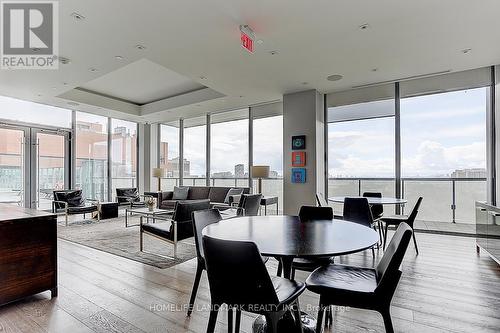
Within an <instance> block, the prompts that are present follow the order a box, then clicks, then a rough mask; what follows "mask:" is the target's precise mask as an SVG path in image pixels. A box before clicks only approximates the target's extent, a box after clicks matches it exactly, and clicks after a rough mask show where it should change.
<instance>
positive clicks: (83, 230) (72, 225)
mask: <svg viewBox="0 0 500 333" xmlns="http://www.w3.org/2000/svg"><path fill="white" fill-rule="evenodd" d="M75 217H77V216H75ZM78 217H79V216H78ZM138 223H139V218H138V217H137V216H132V217H130V216H129V218H128V224H129V225H133V224H138ZM57 234H58V237H59V238H62V239H65V240H68V241H71V242H75V243H78V244H81V245H85V246H88V247H91V248H94V249H98V250H101V251H104V252H108V253H112V254H114V255H117V256H120V257H124V258H128V259H131V260H135V261H138V262H141V263H144V264H147V265H151V266H155V267H158V268H167V267H172V266H174V265H177V264H180V263H182V262H184V261H187V260H190V259H192V258H194V257H196V248H195V244H194V238H188V239H186V240H183V241H181V242H179V243H178V244H177V257H176V258H173V255H174V245H173V244H170V243H167V242H164V241H161V240H159V239H156V238H155V237H151V236H148V235H144V251H145V252H141V251H139V227H138V226H132V227H128V228H125V217H124V215H123V213H121V214H120V217H118V218H113V219H107V220H101V221H100V222H99V221H97V220H95V219H86V220H81V217H80V220H75V221H70V222H69V225H68V226H67V227H66V226H65V225H64V223H63V222H59V223H58V228H57Z"/></svg>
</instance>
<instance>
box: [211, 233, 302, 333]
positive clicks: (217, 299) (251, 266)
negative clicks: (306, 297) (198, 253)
mask: <svg viewBox="0 0 500 333" xmlns="http://www.w3.org/2000/svg"><path fill="white" fill-rule="evenodd" d="M202 239H203V250H204V254H205V263H206V268H207V274H208V283H209V287H210V298H211V310H210V318H209V321H208V327H207V333H211V332H214V330H215V323H216V321H217V315H218V310H219V308H220V306H222V305H223V304H226V305H227V306H228V309H229V313H228V326H229V327H228V332H232V331H233V327H232V326H233V325H232V324H233V310H235V312H236V323H235V331H236V332H239V328H240V321H241V311H247V312H252V313H256V314H260V315H264V316H265V318H266V323H267V328H268V330H267V332H272V333H274V332H277V325H278V320H279V319H280V318H281V317H282V316H283V314H285V312H287V311H288V310H289V309H290V307H291V306H293V314H294V318H295V322H296V325H298V326H299V327H300V328H302V325H301V320H300V309H299V304H298V297H299V295H300V294H301V293H302V292H303V291H304V289H305V285H304V283H302V282H296V281H292V280H288V279H285V278H281V277H277V276H273V277H271V276H269V273H268V271H267V269H266V266H265V264H264V262H263V261H262V258H261V255H260V252H259V249H258V248H257V245H256V244H255V243H252V242H245V241H230V240H222V239H217V238H212V237H208V236H203V238H202ZM301 331H302V329H301Z"/></svg>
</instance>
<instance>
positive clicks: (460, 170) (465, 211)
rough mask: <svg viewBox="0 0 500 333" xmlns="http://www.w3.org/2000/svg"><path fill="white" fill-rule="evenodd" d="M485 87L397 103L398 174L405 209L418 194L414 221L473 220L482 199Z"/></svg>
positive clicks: (485, 108)
mask: <svg viewBox="0 0 500 333" xmlns="http://www.w3.org/2000/svg"><path fill="white" fill-rule="evenodd" d="M488 103H489V102H488V88H476V89H469V90H459V91H453V92H446V93H439V94H431V95H424V96H415V97H407V98H403V99H401V155H402V161H401V164H402V165H401V167H402V168H401V170H402V176H403V195H404V197H405V198H407V199H408V201H409V202H408V208H409V209H411V208H412V207H413V204H414V202H415V201H416V199H417V197H419V196H423V197H424V200H423V202H422V208H421V210H420V211H419V218H420V219H423V220H428V221H429V220H430V221H445V222H450V221H452V220H453V217H454V215H455V221H456V222H461V223H473V222H474V213H475V209H474V202H475V201H476V200H478V201H485V200H486V190H487V189H486V110H487V105H488Z"/></svg>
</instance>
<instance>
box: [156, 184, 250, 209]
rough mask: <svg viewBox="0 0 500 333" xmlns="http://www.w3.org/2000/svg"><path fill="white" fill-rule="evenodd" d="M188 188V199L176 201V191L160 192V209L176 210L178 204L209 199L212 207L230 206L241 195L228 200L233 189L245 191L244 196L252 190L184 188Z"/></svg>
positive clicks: (215, 187)
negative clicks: (228, 195)
mask: <svg viewBox="0 0 500 333" xmlns="http://www.w3.org/2000/svg"><path fill="white" fill-rule="evenodd" d="M182 188H184V189H185V188H188V193H187V198H186V199H174V191H167V192H159V193H158V208H161V209H174V208H175V204H176V203H177V202H189V201H193V200H203V199H209V200H210V204H211V205H214V204H216V205H221V204H228V205H230V204H231V203H232V202H237V201H238V199H239V195H235V196H230V197H229V198H227V199H229V200H226V196H227V194H228V192H229V190H231V189H240V190H243V192H242V194H249V193H250V188H248V187H217V186H182Z"/></svg>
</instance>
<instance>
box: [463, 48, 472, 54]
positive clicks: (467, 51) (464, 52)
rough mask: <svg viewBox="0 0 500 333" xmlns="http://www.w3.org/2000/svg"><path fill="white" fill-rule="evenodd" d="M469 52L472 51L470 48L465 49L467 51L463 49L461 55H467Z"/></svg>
mask: <svg viewBox="0 0 500 333" xmlns="http://www.w3.org/2000/svg"><path fill="white" fill-rule="evenodd" d="M470 51H472V49H471V48H467V49H463V50H462V53H463V54H467V53H469V52H470Z"/></svg>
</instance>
